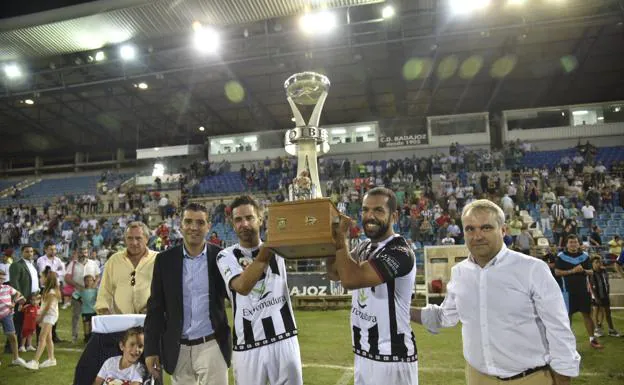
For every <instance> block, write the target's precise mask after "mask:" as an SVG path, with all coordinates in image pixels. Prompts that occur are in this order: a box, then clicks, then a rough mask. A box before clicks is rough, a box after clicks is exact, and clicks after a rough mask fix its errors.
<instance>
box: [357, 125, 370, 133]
mask: <svg viewBox="0 0 624 385" xmlns="http://www.w3.org/2000/svg"><path fill="white" fill-rule="evenodd" d="M370 131H371V128H370V126H362V127H358V128H356V129H355V132H370Z"/></svg>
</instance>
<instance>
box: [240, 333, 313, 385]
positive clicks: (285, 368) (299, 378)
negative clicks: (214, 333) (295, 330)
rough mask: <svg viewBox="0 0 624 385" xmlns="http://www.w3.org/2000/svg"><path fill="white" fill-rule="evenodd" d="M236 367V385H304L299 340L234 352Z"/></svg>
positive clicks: (289, 339) (287, 340) (292, 338)
mask: <svg viewBox="0 0 624 385" xmlns="http://www.w3.org/2000/svg"><path fill="white" fill-rule="evenodd" d="M232 368H233V369H234V383H235V384H236V385H266V384H271V385H303V374H302V369H301V354H300V353H299V340H298V339H297V337H291V338H288V339H286V340H283V341H279V342H275V343H272V344H270V345H266V346H261V347H259V348H255V349H251V350H245V351H240V352H237V351H234V352H232Z"/></svg>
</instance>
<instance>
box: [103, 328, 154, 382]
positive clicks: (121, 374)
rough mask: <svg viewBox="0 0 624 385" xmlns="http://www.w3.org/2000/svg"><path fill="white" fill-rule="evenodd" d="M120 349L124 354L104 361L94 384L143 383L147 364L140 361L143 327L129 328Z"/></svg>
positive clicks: (120, 343)
mask: <svg viewBox="0 0 624 385" xmlns="http://www.w3.org/2000/svg"><path fill="white" fill-rule="evenodd" d="M119 349H121V352H122V355H121V356H116V357H111V358H109V359H108V360H106V361H104V364H103V365H102V368H101V369H100V371H99V372H98V374H97V377H96V378H95V381H94V382H93V385H109V384H111V385H112V384H128V385H141V384H142V383H143V377H145V373H146V372H145V366H144V365H143V364H142V363H141V362H140V358H141V355H142V354H143V328H142V327H134V328H131V329H128V330H127V331H126V333H125V334H124V336H123V337H122V339H121V341H120V342H119Z"/></svg>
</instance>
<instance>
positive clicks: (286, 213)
mask: <svg viewBox="0 0 624 385" xmlns="http://www.w3.org/2000/svg"><path fill="white" fill-rule="evenodd" d="M329 86H330V82H329V79H328V78H327V76H325V75H321V74H317V73H314V72H302V73H298V74H294V75H292V76H290V77H289V78H288V79H286V81H285V82H284V89H285V90H286V96H287V100H288V103H289V104H290V107H291V109H292V111H293V114H294V116H295V121H296V122H297V127H295V128H293V129H291V130H288V132H287V133H286V136H285V146H286V151H287V152H288V153H290V154H292V155H296V156H297V159H298V160H297V176H296V177H295V179H294V180H293V183H292V184H291V185H290V186H289V200H290V202H283V203H274V204H271V205H270V206H269V207H268V217H269V219H268V223H267V241H266V246H267V247H269V248H271V249H272V250H274V251H275V252H276V253H277V254H279V255H281V256H283V257H285V258H288V259H301V258H321V257H327V256H334V255H335V253H336V246H335V241H334V235H333V229H334V226H335V224H336V221H337V220H338V219H339V213H338V210H337V209H336V207H335V206H334V205H333V203H332V202H331V201H330V200H329V199H328V198H323V197H322V195H321V186H320V181H319V175H318V165H317V155H318V154H319V153H321V154H323V153H325V152H327V150H328V149H329V144H328V143H327V131H326V130H324V129H322V128H319V118H320V114H321V110H322V108H323V104H324V103H325V99H326V98H327V92H328V91H329ZM297 105H303V106H314V111H313V112H312V115H311V117H310V119H309V121H308V122H306V121H305V120H304V118H303V115H302V114H301V111H299V108H298V107H297Z"/></svg>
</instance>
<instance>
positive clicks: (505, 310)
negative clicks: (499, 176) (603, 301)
mask: <svg viewBox="0 0 624 385" xmlns="http://www.w3.org/2000/svg"><path fill="white" fill-rule="evenodd" d="M504 221H505V214H504V213H503V211H502V210H501V209H500V207H498V206H497V205H496V204H494V203H493V202H490V201H488V200H485V199H481V200H476V201H474V202H472V203H471V204H469V205H467V206H466V207H465V208H464V210H463V213H462V223H463V226H464V234H465V238H466V246H467V247H468V250H469V251H470V256H469V257H468V258H467V259H465V260H464V261H462V262H460V263H458V264H457V265H455V266H454V267H453V268H452V270H451V279H450V282H449V283H448V285H447V296H446V298H445V299H444V302H443V303H442V305H439V306H438V305H427V307H426V308H424V309H415V308H414V309H412V310H411V319H412V321H414V322H417V323H421V324H423V325H424V326H425V327H426V328H427V329H428V330H429V331H430V332H432V333H437V332H438V329H439V328H442V327H452V326H455V325H456V324H457V323H458V322H459V321H461V323H462V340H463V352H464V358H465V360H466V362H467V364H468V366H467V369H466V383H467V385H480V384H497V383H499V382H498V381H499V380H504V381H506V382H505V383H506V384H509V385H512V384H516V383H519V381H521V382H522V384H523V385H552V384H555V385H566V384H570V378H571V377H576V376H578V375H579V365H580V360H581V358H580V356H579V354H578V352H577V351H576V340H575V338H574V335H573V334H572V330H571V329H570V321H569V319H568V315H567V311H566V307H565V304H564V301H563V296H562V295H561V291H560V290H559V286H558V285H557V282H556V281H555V279H554V278H553V276H552V275H551V273H550V270H549V267H548V265H547V264H545V263H543V262H542V261H540V260H539V259H537V258H532V257H529V256H527V255H524V254H521V253H518V252H515V251H511V250H509V249H507V247H506V246H505V245H504V242H503V235H504V230H505V228H504V223H505V222H504ZM516 379H517V381H516Z"/></svg>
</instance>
